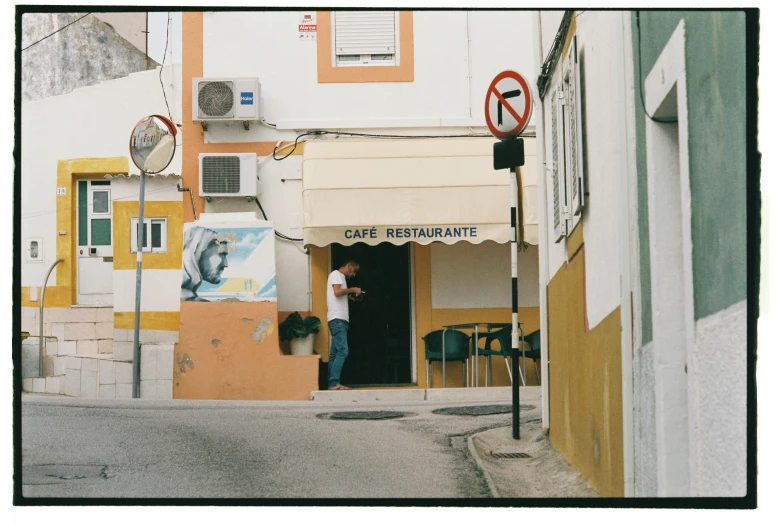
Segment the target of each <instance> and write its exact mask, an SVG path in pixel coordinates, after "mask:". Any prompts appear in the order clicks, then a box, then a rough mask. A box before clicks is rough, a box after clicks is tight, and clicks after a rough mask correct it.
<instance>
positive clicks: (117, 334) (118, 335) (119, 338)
mask: <svg viewBox="0 0 781 524" xmlns="http://www.w3.org/2000/svg"><path fill="white" fill-rule="evenodd" d="M126 331H127V330H125V329H115V330H114V342H127V334H126Z"/></svg>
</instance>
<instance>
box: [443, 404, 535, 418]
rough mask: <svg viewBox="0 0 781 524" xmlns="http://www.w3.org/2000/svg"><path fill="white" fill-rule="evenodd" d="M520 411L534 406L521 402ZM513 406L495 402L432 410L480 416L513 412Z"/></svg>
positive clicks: (445, 413)
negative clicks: (486, 404) (484, 404)
mask: <svg viewBox="0 0 781 524" xmlns="http://www.w3.org/2000/svg"><path fill="white" fill-rule="evenodd" d="M518 409H519V410H520V411H531V410H533V409H534V406H531V405H529V404H521V405H520V406H518ZM512 412H513V407H512V405H511V404H494V405H489V406H461V407H455V408H440V409H435V410H434V411H432V413H434V414H435V415H465V416H471V417H474V416H479V415H499V414H501V413H512Z"/></svg>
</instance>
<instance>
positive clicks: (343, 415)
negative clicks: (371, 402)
mask: <svg viewBox="0 0 781 524" xmlns="http://www.w3.org/2000/svg"><path fill="white" fill-rule="evenodd" d="M405 415H406V413H402V412H401V411H337V412H334V413H320V414H318V415H317V418H321V419H329V420H387V419H393V418H401V417H403V416H405Z"/></svg>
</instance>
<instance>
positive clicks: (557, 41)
mask: <svg viewBox="0 0 781 524" xmlns="http://www.w3.org/2000/svg"><path fill="white" fill-rule="evenodd" d="M573 14H574V11H572V10H569V11H565V12H564V16H563V17H562V19H561V24H559V30H558V31H557V32H556V36H555V38H554V39H553V43H552V44H551V48H550V50H549V51H548V56H547V57H545V62H544V63H543V64H542V68H541V69H540V75H539V76H538V77H537V90H538V91H539V92H540V99H543V98H544V97H545V93H546V92H547V91H548V86H549V84H550V79H551V77H552V76H553V68H554V67H556V64H557V63H558V61H559V58H560V57H561V50H562V48H563V47H564V40H565V39H566V36H567V32H568V31H569V24H570V22H571V21H572V15H573Z"/></svg>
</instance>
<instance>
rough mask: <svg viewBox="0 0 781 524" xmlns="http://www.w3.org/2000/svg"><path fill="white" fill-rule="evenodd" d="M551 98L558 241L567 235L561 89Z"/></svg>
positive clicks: (554, 217) (554, 204)
mask: <svg viewBox="0 0 781 524" xmlns="http://www.w3.org/2000/svg"><path fill="white" fill-rule="evenodd" d="M551 98H552V100H551V102H552V103H551V108H552V109H553V111H552V112H551V160H552V162H551V166H552V169H551V171H552V173H553V177H552V178H553V180H552V182H553V210H552V211H553V234H554V240H555V241H556V242H557V243H558V242H560V241H561V239H562V238H564V237H565V236H566V235H567V213H566V202H567V191H566V165H567V162H566V157H565V147H564V119H563V109H564V105H563V103H562V102H563V91H562V89H561V87H556V89H555V90H554V92H553V95H552V97H551Z"/></svg>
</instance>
